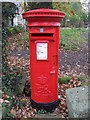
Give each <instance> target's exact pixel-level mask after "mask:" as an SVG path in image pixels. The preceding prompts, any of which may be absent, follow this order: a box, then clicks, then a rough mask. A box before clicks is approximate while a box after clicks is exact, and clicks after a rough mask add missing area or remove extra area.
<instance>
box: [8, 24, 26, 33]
mask: <svg viewBox="0 0 90 120" xmlns="http://www.w3.org/2000/svg"><path fill="white" fill-rule="evenodd" d="M7 29H8V35H13V34H18V33H21V32H24V29H23V27H22V26H15V27H8V28H7Z"/></svg>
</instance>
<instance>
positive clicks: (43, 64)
mask: <svg viewBox="0 0 90 120" xmlns="http://www.w3.org/2000/svg"><path fill="white" fill-rule="evenodd" d="M31 44H32V45H31V49H32V50H33V52H32V56H31V58H30V59H31V92H32V94H31V97H32V99H34V100H36V102H51V101H54V100H57V92H58V90H57V89H58V87H57V86H58V84H57V83H58V81H57V80H58V78H57V77H58V75H57V74H58V73H57V71H58V64H57V53H56V46H55V42H51V41H47V40H40V41H35V44H34V42H33V43H31ZM34 49H35V53H34Z"/></svg>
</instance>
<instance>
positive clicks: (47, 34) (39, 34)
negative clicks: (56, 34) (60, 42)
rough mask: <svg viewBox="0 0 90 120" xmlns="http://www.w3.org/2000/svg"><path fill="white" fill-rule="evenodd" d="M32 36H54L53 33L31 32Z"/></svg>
mask: <svg viewBox="0 0 90 120" xmlns="http://www.w3.org/2000/svg"><path fill="white" fill-rule="evenodd" d="M31 37H53V33H31Z"/></svg>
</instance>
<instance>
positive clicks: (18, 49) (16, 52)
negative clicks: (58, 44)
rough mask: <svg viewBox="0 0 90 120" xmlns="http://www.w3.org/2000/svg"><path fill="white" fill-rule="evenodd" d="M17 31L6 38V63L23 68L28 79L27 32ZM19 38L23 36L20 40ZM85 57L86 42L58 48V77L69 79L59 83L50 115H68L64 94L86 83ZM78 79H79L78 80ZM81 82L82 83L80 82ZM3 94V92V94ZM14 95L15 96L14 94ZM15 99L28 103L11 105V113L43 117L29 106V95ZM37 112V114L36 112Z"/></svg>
mask: <svg viewBox="0 0 90 120" xmlns="http://www.w3.org/2000/svg"><path fill="white" fill-rule="evenodd" d="M23 35H24V34H23V33H19V34H16V35H13V36H11V37H9V38H8V41H9V43H10V44H9V47H8V48H7V50H8V51H9V52H8V63H9V65H10V66H13V65H15V66H19V67H23V68H24V72H25V74H26V80H30V61H29V45H28V41H26V40H25V39H24V37H25V35H26V38H27V37H28V34H25V35H24V36H23ZM21 38H23V39H22V40H21ZM81 38H82V39H84V38H85V39H86V38H88V34H87V32H84V33H82V34H81ZM87 59H88V47H87V42H86V43H84V44H83V45H82V46H80V47H79V49H76V50H65V49H64V46H63V47H62V48H60V49H59V77H61V78H63V77H65V76H70V77H71V78H70V80H69V82H68V83H67V84H60V85H59V95H60V103H59V106H58V108H57V109H56V112H55V114H54V115H53V114H50V115H51V116H58V114H59V117H62V118H67V117H68V109H67V104H66V95H65V91H66V89H68V88H73V87H78V86H81V85H84V84H87V69H88V68H87V67H88V64H87ZM78 79H79V81H78ZM82 83H83V84H82ZM4 95H5V94H4ZM14 97H15V96H14ZM6 98H7V97H6V95H5V96H3V99H6ZM17 99H19V100H21V101H23V100H24V101H25V102H26V103H28V105H26V104H25V106H23V107H22V108H21V107H20V106H17V107H16V108H15V107H12V109H11V114H13V115H14V117H15V118H17V117H20V116H21V117H24V118H28V117H35V118H38V117H40V116H41V117H42V116H43V117H44V114H43V115H42V114H41V115H40V111H38V112H36V110H34V109H33V108H32V107H31V103H30V97H26V96H25V95H23V96H22V98H21V96H20V97H18V98H17ZM36 113H37V114H36Z"/></svg>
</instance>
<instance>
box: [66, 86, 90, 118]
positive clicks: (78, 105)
mask: <svg viewBox="0 0 90 120" xmlns="http://www.w3.org/2000/svg"><path fill="white" fill-rule="evenodd" d="M66 101H67V106H68V115H69V118H88V113H89V111H90V108H89V107H88V103H89V102H90V99H88V87H87V86H85V87H77V88H71V89H67V90H66Z"/></svg>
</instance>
